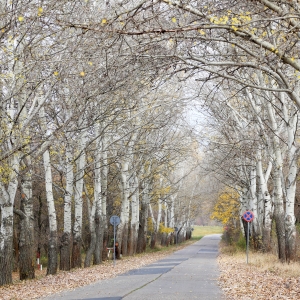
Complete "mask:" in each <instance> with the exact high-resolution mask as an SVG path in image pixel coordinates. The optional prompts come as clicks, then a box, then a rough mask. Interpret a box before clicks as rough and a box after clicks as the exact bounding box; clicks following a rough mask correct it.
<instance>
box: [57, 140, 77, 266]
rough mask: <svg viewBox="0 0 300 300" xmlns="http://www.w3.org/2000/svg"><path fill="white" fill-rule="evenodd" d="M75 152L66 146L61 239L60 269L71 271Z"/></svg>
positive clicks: (68, 145) (69, 146)
mask: <svg viewBox="0 0 300 300" xmlns="http://www.w3.org/2000/svg"><path fill="white" fill-rule="evenodd" d="M73 181H74V172H73V151H72V146H71V145H70V144H69V143H67V145H66V191H65V199H64V233H63V235H62V238H61V248H60V269H61V270H64V271H69V270H70V269H71V261H70V259H71V230H72V197H73V185H74V183H73Z"/></svg>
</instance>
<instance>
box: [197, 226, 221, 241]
mask: <svg viewBox="0 0 300 300" xmlns="http://www.w3.org/2000/svg"><path fill="white" fill-rule="evenodd" d="M193 228H194V230H193V233H192V238H193V239H197V238H201V237H203V236H205V235H208V234H214V233H223V227H221V226H197V225H194V226H193Z"/></svg>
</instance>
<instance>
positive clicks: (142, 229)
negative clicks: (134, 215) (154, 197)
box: [137, 182, 150, 253]
mask: <svg viewBox="0 0 300 300" xmlns="http://www.w3.org/2000/svg"><path fill="white" fill-rule="evenodd" d="M141 196H142V202H141V209H140V216H139V220H140V224H139V232H138V243H137V253H142V252H145V251H146V246H147V230H148V206H149V203H150V197H149V184H148V183H147V182H144V183H143V191H142V195H141Z"/></svg>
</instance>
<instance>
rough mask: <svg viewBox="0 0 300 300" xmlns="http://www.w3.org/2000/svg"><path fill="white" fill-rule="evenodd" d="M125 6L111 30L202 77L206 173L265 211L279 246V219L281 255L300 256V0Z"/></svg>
mask: <svg viewBox="0 0 300 300" xmlns="http://www.w3.org/2000/svg"><path fill="white" fill-rule="evenodd" d="M123 7H124V14H123V13H121V14H120V13H119V14H117V15H116V17H117V16H118V17H119V16H121V15H122V18H123V19H122V20H123V21H122V26H120V24H116V22H115V21H114V20H115V19H114V17H110V19H109V21H108V22H107V27H106V30H107V32H112V33H119V34H122V36H126V37H130V38H132V37H133V39H134V40H135V41H141V40H142V41H143V42H144V43H147V45H153V44H156V45H157V48H158V49H160V53H153V52H149V51H145V49H136V51H138V53H139V54H140V56H141V57H143V59H144V60H147V59H152V60H159V59H162V58H164V59H166V58H168V59H169V61H172V62H173V64H174V70H175V72H177V74H180V75H179V77H180V78H181V79H182V80H186V79H188V78H193V79H194V80H195V82H196V83H197V84H193V86H191V88H192V89H193V90H194V91H195V94H194V95H195V97H196V98H197V97H198V98H199V100H200V101H199V103H200V105H201V106H200V107H201V109H202V110H203V111H206V112H207V116H208V118H209V120H208V121H206V123H205V126H206V129H204V130H203V131H206V134H205V135H203V136H202V137H203V138H204V140H207V141H206V142H205V143H204V144H205V146H207V145H209V148H208V151H207V153H208V154H209V155H208V158H207V160H208V161H209V164H208V166H207V169H209V170H210V171H213V172H215V174H218V178H219V179H220V180H221V181H223V182H224V183H225V184H227V185H230V186H231V187H232V188H234V189H235V190H236V191H237V192H238V193H239V195H240V210H241V212H242V211H244V210H245V209H251V210H253V212H254V214H255V215H256V216H257V217H256V218H255V221H254V223H253V232H254V238H255V239H256V242H255V244H256V245H258V247H259V248H261V249H265V250H266V251H267V250H269V249H270V232H271V225H272V222H274V223H275V225H276V233H277V240H278V256H279V259H280V260H281V261H289V260H290V259H294V258H295V254H296V242H295V241H296V231H295V221H296V219H295V212H294V207H295V193H296V183H297V172H298V165H297V161H298V152H299V151H298V149H299V146H298V145H297V142H298V141H297V132H298V126H297V124H298V123H297V120H298V113H299V108H300V101H299V100H300V98H299V71H300V65H299V57H298V53H299V26H300V25H299V12H300V11H299V10H300V8H299V4H298V2H297V1H288V0H286V1H284V0H283V1H281V0H278V1H277V0H257V1H201V2H200V1H177V0H174V1H173V0H168V1H167V0H166V1H164V0H161V1H146V0H145V1H136V2H135V1H132V2H129V3H126V4H124V5H123ZM125 11H126V13H125ZM124 20H125V21H124ZM79 26H81V28H83V27H82V25H79ZM85 28H86V30H88V31H92V32H97V30H98V28H99V26H98V24H91V23H90V24H88V26H86V27H85ZM189 93H191V91H190V92H189Z"/></svg>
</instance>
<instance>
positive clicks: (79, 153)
mask: <svg viewBox="0 0 300 300" xmlns="http://www.w3.org/2000/svg"><path fill="white" fill-rule="evenodd" d="M0 5H1V8H0V10H1V15H2V16H3V18H2V19H1V21H0V27H1V37H0V57H1V62H2V64H1V92H2V93H1V97H2V101H1V144H0V147H1V152H0V159H1V170H0V171H1V174H0V175H1V183H0V184H1V189H0V190H1V197H0V199H1V200H0V201H1V213H0V218H1V222H0V224H1V225H0V269H1V270H3V271H2V272H1V275H0V284H5V283H10V282H11V271H12V245H13V228H14V227H13V223H14V214H15V215H18V217H19V218H20V225H21V226H20V232H19V236H18V239H19V253H20V257H19V260H20V274H21V278H30V277H33V276H34V275H33V274H34V271H33V263H32V260H33V257H34V253H33V251H34V245H35V241H34V232H33V230H34V221H33V220H34V217H33V209H34V203H33V199H35V198H36V199H42V197H43V195H44V198H45V199H46V203H47V211H48V218H47V221H48V222H49V241H48V247H47V249H48V257H49V258H48V273H49V274H54V273H55V272H56V269H57V257H58V253H57V251H58V248H57V246H56V245H57V239H58V236H59V238H61V247H60V264H61V266H60V267H61V269H64V270H68V269H69V268H70V267H71V266H72V267H77V266H81V249H82V246H83V238H82V231H83V221H84V220H85V216H87V217H88V223H87V225H88V232H89V236H90V238H89V241H88V243H87V244H88V246H87V247H86V258H85V265H86V266H88V265H90V264H91V262H92V260H93V262H94V263H99V262H100V261H101V257H102V254H101V253H102V252H103V249H105V247H106V245H107V243H108V242H109V241H108V234H107V232H108V223H107V218H108V216H109V215H110V213H116V214H119V215H120V217H121V224H120V225H119V227H118V242H119V244H120V247H121V249H122V252H123V254H124V255H126V254H127V253H128V254H132V253H134V252H135V251H140V250H142V249H144V247H145V241H146V236H147V235H146V228H147V225H148V222H147V220H148V217H149V219H150V220H151V227H152V228H153V233H154V234H153V236H152V239H151V240H152V245H154V244H155V241H156V236H157V232H158V231H159V228H162V225H161V223H162V221H164V223H163V224H164V228H171V227H173V226H176V225H177V227H178V226H179V227H180V228H184V227H187V228H188V226H189V225H188V221H189V220H190V217H191V216H190V211H191V207H192V205H193V201H194V200H195V195H197V194H198V191H196V190H197V188H198V187H197V185H196V186H195V184H193V182H197V181H199V178H197V176H196V175H195V174H196V173H195V171H193V172H192V170H194V168H195V167H196V166H197V165H198V162H199V154H197V153H198V145H197V144H195V143H194V136H195V134H199V135H198V137H199V140H200V141H201V142H202V145H203V147H205V148H206V157H205V162H208V164H206V165H204V164H203V167H204V168H205V170H206V171H208V172H210V174H215V175H216V177H217V178H218V179H219V180H220V181H222V182H224V183H225V184H226V185H229V186H231V187H232V188H234V189H235V190H236V191H237V192H238V193H239V195H240V210H241V211H243V210H245V209H251V210H253V211H254V213H255V215H256V216H257V218H255V222H254V223H253V232H254V233H255V234H254V236H255V238H256V239H257V242H256V245H258V247H259V248H262V249H265V250H266V251H267V250H268V249H269V248H270V232H271V225H272V222H275V223H276V232H277V238H278V250H279V251H278V253H279V258H280V259H281V260H282V261H286V260H290V259H293V258H295V250H296V242H295V214H294V200H295V193H296V181H297V180H296V179H297V170H298V166H297V160H298V149H299V147H298V145H297V130H298V126H297V118H298V112H299V108H300V99H299V78H298V76H299V73H298V72H299V71H300V65H299V62H298V52H299V51H298V50H299V49H298V48H299V45H298V38H299V24H298V17H299V7H298V3H297V1H279V0H278V1H276V0H274V1H270V0H259V1H207V3H206V2H205V1H201V2H200V1H196V0H195V1H177V0H176V1H172V0H168V1H164V0H155V1H151V0H138V1H108V2H106V3H103V2H102V1H82V2H81V1H76V2H74V1H63V2H53V1H50V0H49V1H44V2H42V4H40V3H38V2H36V1H29V2H28V1H27V2H26V1H18V2H17V3H13V4H9V3H6V1H2V2H0ZM187 103H189V104H193V105H194V104H195V107H196V109H199V110H200V111H201V112H202V113H203V114H204V115H205V116H207V118H205V122H204V125H203V124H202V127H198V126H200V125H199V124H197V123H196V122H195V121H190V122H189V124H188V125H189V126H192V129H190V128H189V129H188V127H189V126H187V124H186V121H185V120H186V118H185V120H184V118H183V117H187V116H186V115H185V113H184V110H185V107H186V105H187ZM188 118H190V119H193V118H192V117H191V116H190V115H188ZM203 121H204V117H203ZM199 128H200V130H199ZM188 157H189V158H188ZM187 166H188V167H187ZM41 170H44V171H43V172H41ZM212 172H213V173H212ZM188 174H189V176H188ZM41 181H42V182H43V183H44V185H39V189H37V185H36V183H37V182H41ZM189 181H191V182H192V183H189V184H191V185H192V188H191V189H188V190H187V189H185V187H186V186H188V184H187V182H189ZM33 183H34V184H33ZM42 186H43V187H42ZM194 188H195V190H194ZM18 191H20V193H19V202H18V201H17V198H18V197H17V195H18ZM184 191H185V193H184ZM182 193H183V194H182ZM39 197H40V198H39ZM151 199H152V201H153V202H152V203H151V205H149V203H150V202H151ZM182 199H185V200H184V204H183V202H182V201H181V200H182ZM58 201H61V202H60V203H61V204H60V205H61V208H62V207H63V212H62V210H61V209H60V210H59V209H58V205H59V204H58V203H59V202H58ZM85 204H86V207H85ZM176 207H177V208H176ZM180 207H181V208H182V209H183V211H178V209H179V208H180ZM193 210H194V211H197V210H196V209H193ZM58 213H59V214H58ZM176 216H178V217H179V216H180V217H181V218H180V219H179V218H178V219H176ZM149 223H150V222H149ZM40 225H41V224H40ZM164 228H163V229H162V230H161V231H164V232H165V233H166V235H170V232H169V231H168V230H167V229H165V230H164ZM187 228H186V229H187ZM183 231H184V230H183V229H182V231H181V232H183ZM166 239H167V237H164V240H166ZM71 245H72V247H71ZM136 249H139V250H136ZM101 251H102V252H101ZM71 252H72V255H71ZM70 257H72V259H71V260H70Z"/></svg>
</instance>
